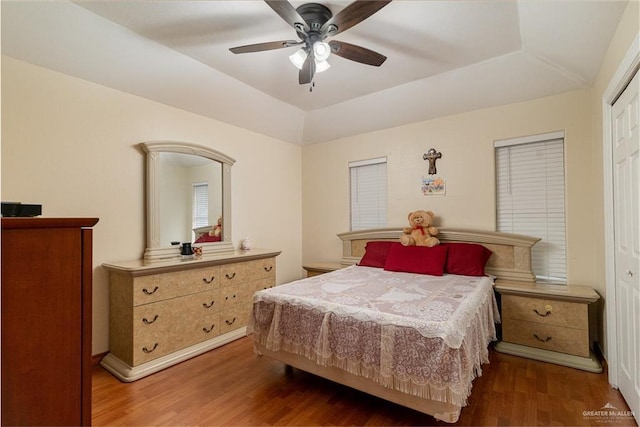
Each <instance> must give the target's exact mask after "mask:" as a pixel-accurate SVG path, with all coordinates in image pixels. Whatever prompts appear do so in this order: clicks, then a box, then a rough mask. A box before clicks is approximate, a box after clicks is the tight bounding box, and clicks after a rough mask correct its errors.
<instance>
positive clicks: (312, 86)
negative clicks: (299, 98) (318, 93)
mask: <svg viewBox="0 0 640 427" xmlns="http://www.w3.org/2000/svg"><path fill="white" fill-rule="evenodd" d="M315 86H316V82H314V81H312V82H311V85H310V86H309V92H313V88H314V87H315Z"/></svg>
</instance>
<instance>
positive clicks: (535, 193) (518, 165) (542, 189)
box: [496, 138, 567, 283]
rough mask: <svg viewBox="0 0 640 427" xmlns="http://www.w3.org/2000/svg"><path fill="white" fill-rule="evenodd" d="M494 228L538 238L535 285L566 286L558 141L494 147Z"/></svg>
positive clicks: (560, 143) (561, 151)
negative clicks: (495, 205) (495, 219)
mask: <svg viewBox="0 0 640 427" xmlns="http://www.w3.org/2000/svg"><path fill="white" fill-rule="evenodd" d="M496 192H497V195H496V196H497V197H496V204H497V215H496V217H497V230H498V231H503V232H508V233H515V234H524V235H527V236H534V237H540V238H541V239H542V240H540V241H539V242H538V243H536V244H535V245H534V246H533V249H532V255H531V258H532V259H531V261H532V268H533V272H534V274H535V275H536V277H537V280H539V281H545V282H552V283H566V281H567V273H566V270H567V256H566V236H565V183H564V139H563V138H560V139H552V140H544V141H535V142H529V141H525V142H524V143H523V142H522V140H520V141H517V143H515V144H513V145H510V144H508V143H505V142H504V141H502V142H501V143H500V144H498V143H496Z"/></svg>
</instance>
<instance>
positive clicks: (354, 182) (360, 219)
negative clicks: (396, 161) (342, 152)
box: [349, 157, 387, 231]
mask: <svg viewBox="0 0 640 427" xmlns="http://www.w3.org/2000/svg"><path fill="white" fill-rule="evenodd" d="M349 174H350V179H351V230H352V231H357V230H365V229H368V228H376V227H385V226H386V225H387V159H386V158H385V157H382V158H377V159H371V160H362V161H358V162H351V163H349Z"/></svg>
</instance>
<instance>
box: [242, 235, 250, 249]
mask: <svg viewBox="0 0 640 427" xmlns="http://www.w3.org/2000/svg"><path fill="white" fill-rule="evenodd" d="M240 247H241V248H242V250H243V251H250V250H251V240H249V238H248V237H247V238H245V239H243V240H242V243H241V245H240Z"/></svg>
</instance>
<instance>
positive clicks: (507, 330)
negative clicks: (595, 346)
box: [502, 319, 589, 357]
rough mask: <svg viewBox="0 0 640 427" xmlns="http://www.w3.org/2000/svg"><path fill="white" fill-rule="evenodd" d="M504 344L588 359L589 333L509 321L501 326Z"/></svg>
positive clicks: (583, 330) (584, 330)
mask: <svg viewBox="0 0 640 427" xmlns="http://www.w3.org/2000/svg"><path fill="white" fill-rule="evenodd" d="M502 339H503V340H504V341H505V342H510V343H514V344H521V345H526V346H529V347H536V348H541V349H544V350H551V351H557V352H560V353H566V354H574V355H576V356H581V357H589V331H588V330H587V329H574V328H567V327H562V326H556V325H545V324H541V323H533V322H527V321H523V320H516V319H509V321H505V322H504V324H503V325H502Z"/></svg>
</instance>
